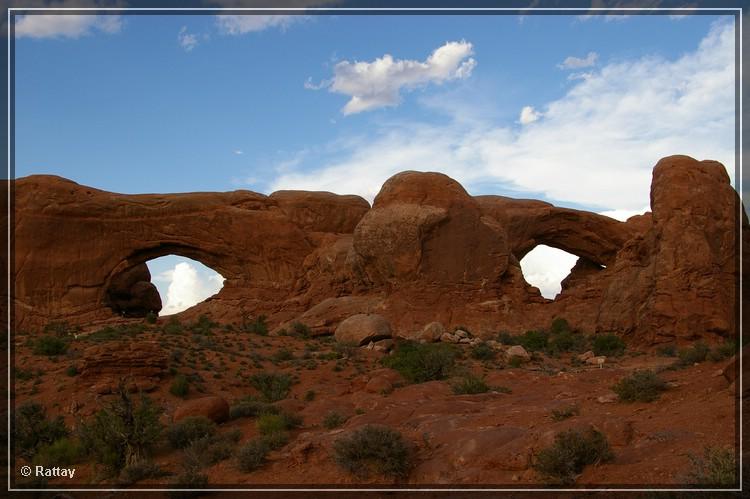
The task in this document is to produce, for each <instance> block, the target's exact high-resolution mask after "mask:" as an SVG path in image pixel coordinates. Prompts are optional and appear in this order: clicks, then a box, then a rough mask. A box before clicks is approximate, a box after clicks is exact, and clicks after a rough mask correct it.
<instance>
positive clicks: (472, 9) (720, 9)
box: [7, 7, 744, 492]
mask: <svg viewBox="0 0 750 499" xmlns="http://www.w3.org/2000/svg"><path fill="white" fill-rule="evenodd" d="M7 10H8V30H7V36H8V200H7V202H8V491H9V492H24V491H28V492H92V491H106V492H119V491H123V492H125V491H133V492H158V491H163V492H173V491H177V492H191V491H197V492H274V491H277V492H400V491H403V492H541V491H545V492H546V491H558V492H586V491H602V492H651V491H658V492H683V491H688V492H742V490H743V489H742V428H743V427H742V397H741V396H740V397H739V399H740V421H739V426H740V442H739V443H740V452H739V454H740V469H739V475H740V481H739V488H731V489H697V488H690V489H684V488H682V489H680V488H672V489H661V488H659V489H648V488H639V489H635V488H594V489H591V488H586V487H583V488H572V489H562V488H553V489H542V488H538V489H537V488H516V489H492V488H480V489H470V488H461V489H447V488H446V489H429V488H396V489H394V488H390V489H388V488H386V489H375V488H374V489H369V488H368V489H344V488H335V489H324V488H314V489H302V488H287V489H283V488H271V489H268V488H266V489H242V488H232V489H186V488H179V489H162V488H152V489H133V488H127V489H118V488H110V489H106V488H76V489H49V488H47V489H31V488H21V489H17V488H16V489H14V488H11V486H10V485H11V469H10V466H11V459H10V457H11V456H10V438H11V434H10V414H11V410H10V409H11V401H10V388H11V386H10V377H11V376H10V371H11V364H10V360H11V359H10V352H11V343H10V340H11V338H10V332H11V325H10V315H11V313H10V303H11V289H10V281H11V278H10V275H11V274H10V270H11V269H10V246H11V245H10V242H11V228H10V227H11V216H10V215H11V213H10V207H11V199H10V198H11V196H10V191H11V189H10V186H11V181H15V179H11V175H10V156H11V154H10V146H11V143H10V121H11V120H10V103H11V102H10V52H11V51H10V32H11V26H10V15H11V12H13V11H20V12H26V11H29V12H30V11H63V12H66V11H73V12H78V11H80V12H84V11H104V12H125V11H143V12H174V11H177V12H179V11H201V12H220V11H230V12H252V11H256V12H266V11H277V12H329V11H334V12H340V11H345V12H410V11H411V12H430V11H432V12H460V11H464V12H510V11H512V12H524V13H530V12H559V11H564V12H570V11H572V12H620V11H623V12H634V11H637V12H682V11H685V12H698V11H711V12H734V13H735V15H737V14H739V15H738V16H737V17H736V19H737V21H736V23H738V24H739V32H740V43H739V45H740V47H739V53H740V64H739V66H740V81H739V88H740V103H739V106H740V107H739V114H740V120H739V128H740V138H739V142H740V143H739V144H737V145H736V147H739V152H740V155H739V156H740V158H739V160H740V161H739V163H740V174H739V177H740V182H739V184H738V185H737V187H738V188H739V189H737V188H735V192H738V195H739V197H740V201H742V190H743V186H742V153H743V148H742V89H743V87H742V43H743V38H742V20H743V15H742V14H743V10H744V9H743V8H742V7H718V8H710V7H692V8H686V7H676V8H666V7H653V8H647V9H643V8H637V7H623V8H614V9H611V8H603V7H592V8H580V9H579V8H562V7H540V8H533V7H532V8H512V7H468V8H461V7H439V8H429V7H416V8H388V7H376V8H361V7H357V8H335V7H308V8H301V7H279V8H274V7H258V8H246V7H245V8H208V7H195V8H179V7H166V8H134V7H123V8H112V7H105V8H96V7H87V8H73V7H58V8H44V7H31V8H20V7H15V8H10V7H9V8H8V9H7ZM527 15H533V14H527ZM612 15H617V14H612ZM735 183H736V182H735ZM741 210H742V203H740V211H741ZM738 235H739V239H740V245H739V246H740V268H739V269H738V270H739V276H740V297H739V298H740V299H739V302H740V324H739V328H740V334H739V336H740V341H741V340H742V332H743V331H742V225H741V224H740V231H739V234H738ZM739 359H740V394H741V393H742V351H741V349H740V353H739Z"/></svg>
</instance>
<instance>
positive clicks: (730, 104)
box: [271, 23, 735, 210]
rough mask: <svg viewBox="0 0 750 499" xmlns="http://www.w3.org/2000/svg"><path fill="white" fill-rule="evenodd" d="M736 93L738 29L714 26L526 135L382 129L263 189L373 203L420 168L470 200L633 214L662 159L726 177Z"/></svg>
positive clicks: (622, 71)
mask: <svg viewBox="0 0 750 499" xmlns="http://www.w3.org/2000/svg"><path fill="white" fill-rule="evenodd" d="M365 64H367V63H365ZM373 64H374V63H373ZM734 83H735V82H734V26H733V24H731V23H720V24H716V25H714V26H713V27H712V29H711V30H710V32H709V33H708V34H707V35H706V37H705V38H704V39H703V40H702V41H701V43H700V45H699V47H698V48H696V49H695V50H694V51H692V52H689V53H687V54H685V55H684V56H681V57H679V58H676V59H674V60H666V59H663V58H658V57H644V58H639V59H634V60H626V61H621V62H617V63H610V64H607V65H605V66H603V67H601V68H600V69H597V70H595V71H592V73H591V75H590V76H589V77H587V78H585V79H581V80H576V81H574V82H572V84H571V85H572V86H571V88H570V90H569V91H568V92H567V94H565V95H564V96H562V97H561V98H559V99H557V100H555V101H552V102H549V103H548V104H547V105H546V106H544V110H543V114H544V120H540V121H539V122H538V123H536V124H535V125H534V126H533V127H522V128H520V129H516V128H514V127H512V126H510V125H509V124H503V123H495V122H489V121H484V122H482V123H475V122H471V121H467V120H460V121H457V120H454V121H453V122H452V123H450V124H447V125H434V124H431V123H414V122H407V123H403V122H401V123H399V122H386V123H383V124H382V125H380V129H375V130H374V131H373V132H371V133H370V134H369V135H368V136H366V137H364V136H363V137H347V138H341V139H340V140H338V141H337V142H336V143H335V150H336V154H333V155H331V156H328V157H324V158H323V159H322V160H320V161H314V162H315V163H317V164H324V165H326V166H324V167H321V168H315V169H310V168H305V167H306V166H307V162H306V161H301V162H300V164H299V165H297V166H296V167H294V168H293V169H287V170H286V171H280V172H278V173H279V175H278V177H277V178H276V179H275V181H273V182H272V183H271V187H272V189H274V190H275V189H310V190H328V191H333V192H338V193H342V194H344V193H345V194H350V193H351V194H359V195H362V196H364V197H366V198H368V199H370V200H372V199H373V197H374V196H375V194H377V192H378V190H379V189H380V186H381V185H382V183H383V182H384V181H385V180H386V179H387V178H388V177H390V176H391V175H393V174H395V173H397V172H399V171H402V170H407V169H422V170H430V171H441V172H444V173H446V174H448V175H450V176H452V177H453V178H455V179H457V180H458V181H459V182H461V183H462V184H464V186H466V187H467V188H468V189H469V190H470V192H473V193H481V192H485V193H487V192H497V189H498V186H504V187H506V188H514V189H518V190H522V191H525V192H526V193H529V192H531V193H539V195H543V196H545V197H547V198H548V199H551V200H556V201H558V202H560V201H562V202H575V203H579V204H581V205H584V206H590V207H592V208H593V209H598V210H603V209H613V210H614V209H619V210H638V209H641V208H642V207H643V206H645V205H647V204H648V202H649V199H648V198H649V188H650V183H651V171H652V168H653V166H654V164H655V163H656V161H658V160H659V159H660V158H662V157H664V156H668V155H671V154H687V155H690V156H693V157H696V158H698V159H706V158H711V159H716V160H718V161H721V162H722V163H724V165H725V166H726V167H727V170H728V173H729V175H730V177H732V178H733V176H734V110H735V101H734V88H735V86H734ZM376 88H380V86H377V87H376ZM318 159H320V158H318ZM312 162H313V161H311V163H312ZM352 172H356V174H352Z"/></svg>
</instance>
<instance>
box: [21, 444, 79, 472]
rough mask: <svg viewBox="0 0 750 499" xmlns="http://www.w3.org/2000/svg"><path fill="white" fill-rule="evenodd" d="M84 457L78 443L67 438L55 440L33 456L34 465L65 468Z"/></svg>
mask: <svg viewBox="0 0 750 499" xmlns="http://www.w3.org/2000/svg"><path fill="white" fill-rule="evenodd" d="M83 455H84V450H83V446H81V444H80V442H78V441H76V440H73V439H71V438H68V437H63V438H59V439H57V440H55V441H54V442H52V443H51V444H49V445H46V446H44V447H41V448H40V449H39V451H38V452H37V453H36V455H35V456H34V460H33V462H34V464H35V465H36V464H38V465H41V466H48V467H51V466H67V465H69V464H74V463H77V462H79V461H80V459H81V457H82V456H83Z"/></svg>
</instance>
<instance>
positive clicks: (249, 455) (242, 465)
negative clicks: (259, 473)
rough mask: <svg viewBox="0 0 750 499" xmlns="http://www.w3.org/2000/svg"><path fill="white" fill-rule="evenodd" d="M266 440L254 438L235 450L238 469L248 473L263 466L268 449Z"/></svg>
mask: <svg viewBox="0 0 750 499" xmlns="http://www.w3.org/2000/svg"><path fill="white" fill-rule="evenodd" d="M270 450H271V449H270V447H269V445H268V442H266V441H265V440H263V439H262V438H255V439H253V440H250V441H249V442H248V443H246V444H245V445H243V446H242V447H241V448H240V450H239V452H237V464H238V468H239V470H240V471H242V472H244V473H249V472H250V471H253V470H256V469H258V468H260V467H261V466H263V463H265V461H266V456H267V455H268V452H269V451H270Z"/></svg>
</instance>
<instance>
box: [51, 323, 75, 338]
mask: <svg viewBox="0 0 750 499" xmlns="http://www.w3.org/2000/svg"><path fill="white" fill-rule="evenodd" d="M79 331H80V328H79V327H71V326H70V324H68V323H67V322H65V321H62V322H50V323H49V324H47V325H46V326H44V329H43V330H42V332H43V333H44V334H48V335H52V336H58V337H65V336H71V335H73V334H75V333H77V332H79Z"/></svg>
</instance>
